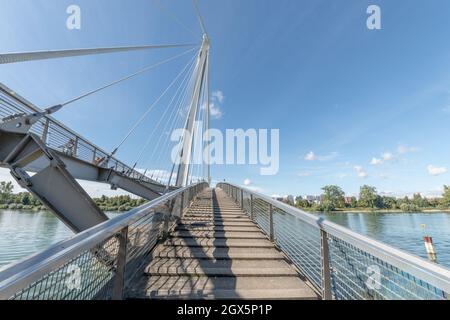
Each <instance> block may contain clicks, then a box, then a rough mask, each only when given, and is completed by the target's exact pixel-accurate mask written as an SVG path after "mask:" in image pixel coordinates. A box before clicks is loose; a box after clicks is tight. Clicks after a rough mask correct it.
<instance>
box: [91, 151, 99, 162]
mask: <svg viewBox="0 0 450 320" xmlns="http://www.w3.org/2000/svg"><path fill="white" fill-rule="evenodd" d="M92 163H95V164H96V165H98V164H99V163H97V148H94V151H93V153H92Z"/></svg>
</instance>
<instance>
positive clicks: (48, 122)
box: [41, 119, 50, 144]
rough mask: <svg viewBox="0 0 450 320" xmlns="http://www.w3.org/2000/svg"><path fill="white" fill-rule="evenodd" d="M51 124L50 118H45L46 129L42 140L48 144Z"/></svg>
mask: <svg viewBox="0 0 450 320" xmlns="http://www.w3.org/2000/svg"><path fill="white" fill-rule="evenodd" d="M49 126H50V121H49V120H48V119H46V120H45V123H44V131H42V137H41V138H42V141H43V142H44V143H45V144H47V137H48V128H49Z"/></svg>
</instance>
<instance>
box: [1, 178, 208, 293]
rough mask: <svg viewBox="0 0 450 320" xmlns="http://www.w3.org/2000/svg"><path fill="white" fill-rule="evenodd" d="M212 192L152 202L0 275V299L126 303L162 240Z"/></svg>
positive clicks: (189, 190)
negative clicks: (126, 295) (130, 284)
mask: <svg viewBox="0 0 450 320" xmlns="http://www.w3.org/2000/svg"><path fill="white" fill-rule="evenodd" d="M206 187H207V183H199V184H195V185H192V186H190V187H186V188H182V189H179V190H176V191H173V192H171V193H168V194H166V195H163V196H161V197H160V198H158V199H156V200H153V201H151V202H149V203H147V204H145V205H143V206H141V207H139V208H136V209H134V210H132V211H130V212H128V213H124V214H123V215H120V216H118V217H116V218H114V219H110V220H108V221H106V222H104V223H102V224H100V225H98V226H95V227H93V228H91V229H89V230H86V231H84V232H82V233H80V234H77V235H76V236H74V237H73V238H70V239H68V240H65V241H62V242H60V243H57V244H55V245H53V246H52V247H50V248H49V249H48V250H45V251H43V252H41V253H38V254H36V255H34V256H32V257H30V258H27V259H25V260H23V261H21V262H19V263H17V264H15V265H13V266H11V267H9V268H7V269H5V270H3V271H1V272H0V300H6V299H10V300H16V299H17V300H89V299H121V298H122V297H123V294H124V290H126V287H127V283H128V282H129V281H130V280H131V279H132V278H133V276H134V275H135V274H136V272H139V271H142V270H141V269H140V267H141V266H142V265H143V263H144V262H145V261H146V257H147V256H148V254H149V253H150V252H151V250H152V249H153V247H154V246H155V245H156V243H157V240H158V239H159V238H160V237H164V236H165V234H166V233H167V231H168V230H169V229H170V228H171V226H173V224H174V223H175V222H176V220H177V217H181V216H182V212H183V211H184V210H185V209H186V208H188V207H189V206H190V204H191V203H192V201H193V200H194V198H195V197H196V196H197V195H198V193H199V192H201V191H202V190H203V189H204V188H206Z"/></svg>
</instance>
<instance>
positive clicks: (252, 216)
mask: <svg viewBox="0 0 450 320" xmlns="http://www.w3.org/2000/svg"><path fill="white" fill-rule="evenodd" d="M254 215H255V214H254V213H253V195H252V194H251V195H250V219H251V220H252V221H254V220H255V217H254Z"/></svg>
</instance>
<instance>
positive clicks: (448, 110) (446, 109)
mask: <svg viewBox="0 0 450 320" xmlns="http://www.w3.org/2000/svg"><path fill="white" fill-rule="evenodd" d="M442 112H444V113H450V105H448V106H446V107H444V108H442Z"/></svg>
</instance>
